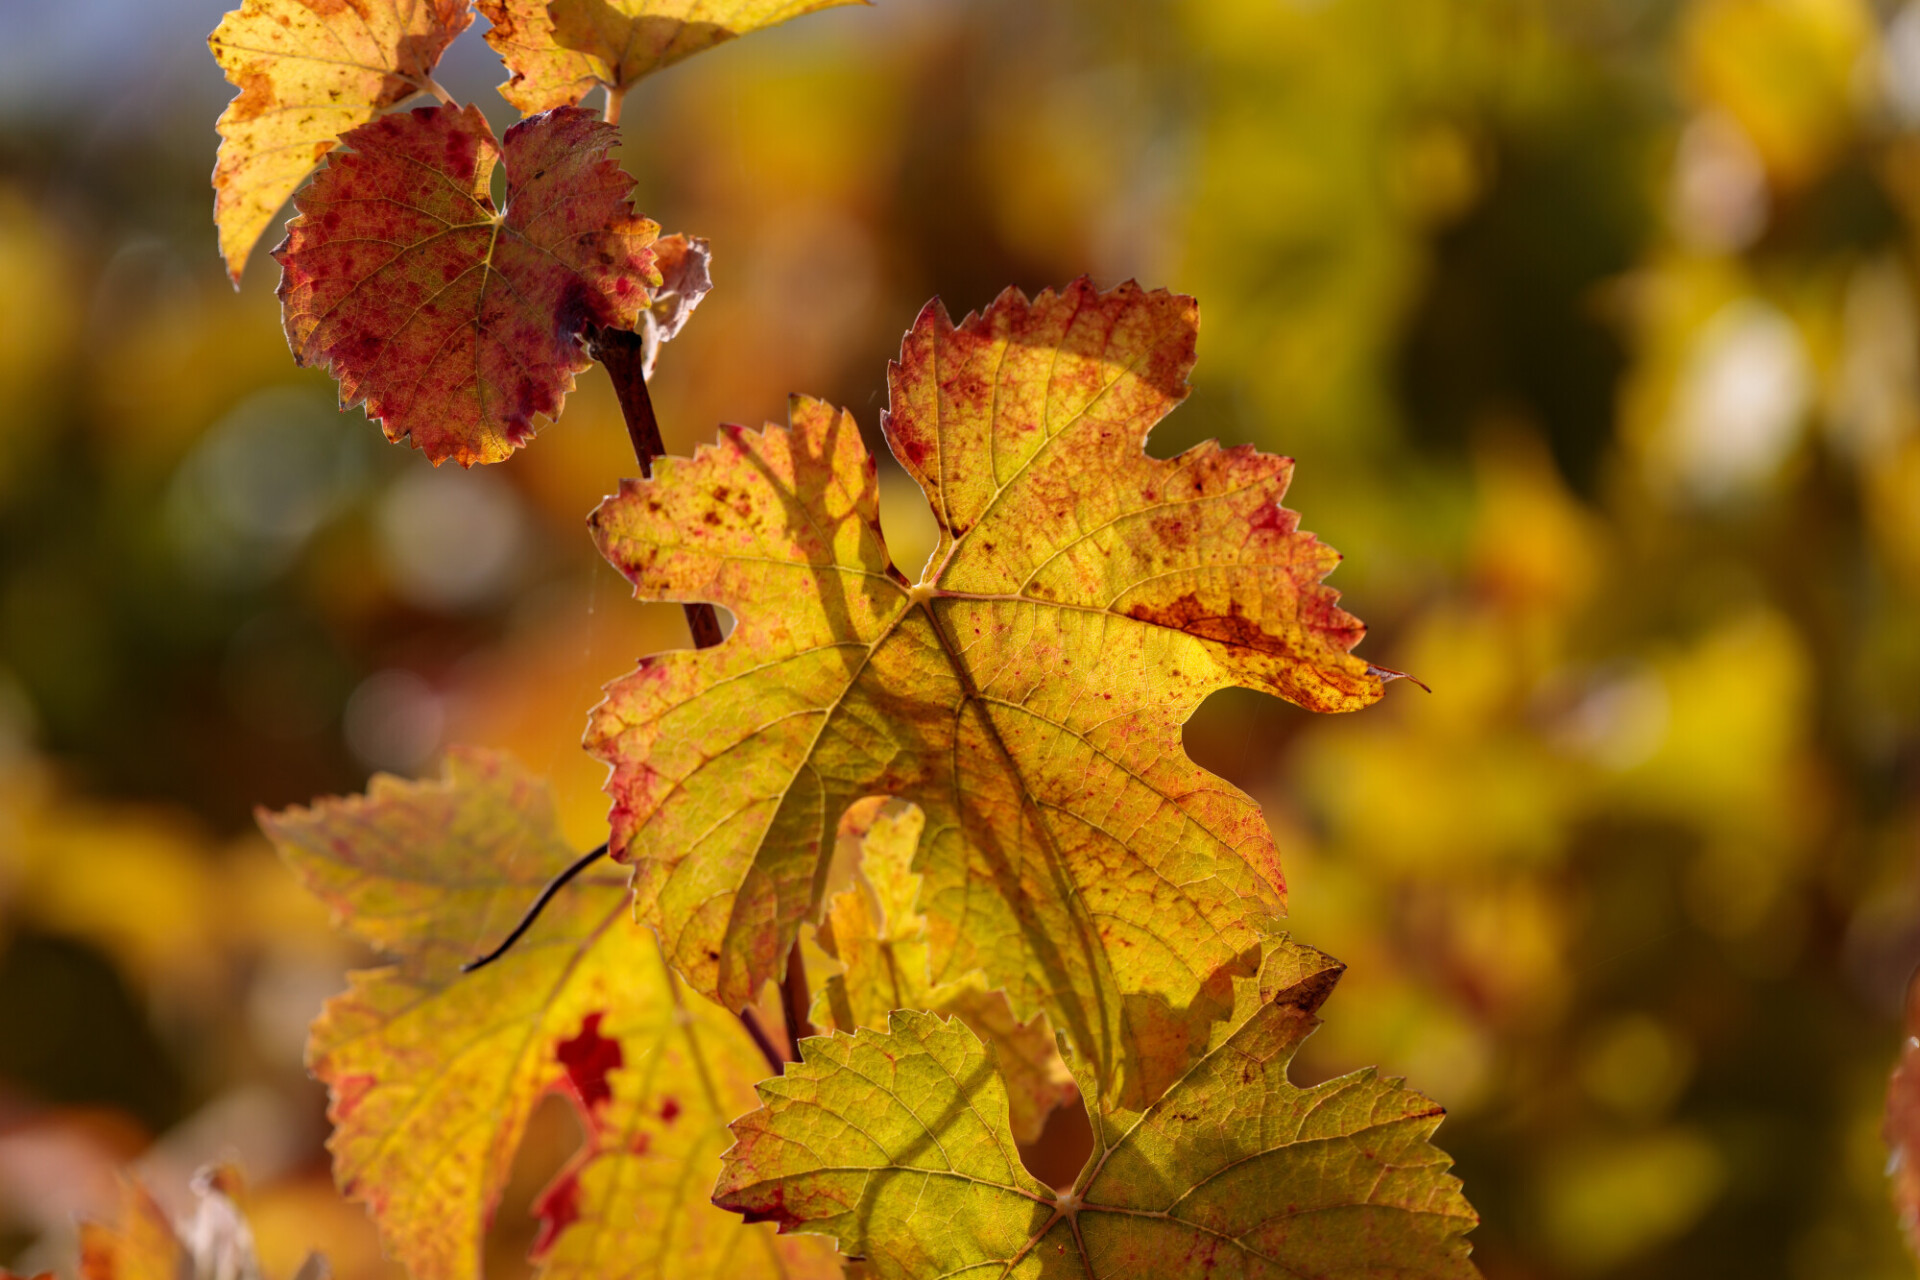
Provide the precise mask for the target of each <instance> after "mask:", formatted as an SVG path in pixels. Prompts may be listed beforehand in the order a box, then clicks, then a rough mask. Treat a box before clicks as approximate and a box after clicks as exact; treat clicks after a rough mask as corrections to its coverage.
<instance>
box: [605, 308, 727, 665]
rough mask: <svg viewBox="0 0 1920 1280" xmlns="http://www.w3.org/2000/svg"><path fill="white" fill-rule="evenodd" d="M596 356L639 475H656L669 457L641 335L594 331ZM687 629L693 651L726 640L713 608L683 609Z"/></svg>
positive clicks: (705, 606) (698, 605)
mask: <svg viewBox="0 0 1920 1280" xmlns="http://www.w3.org/2000/svg"><path fill="white" fill-rule="evenodd" d="M591 345H592V348H593V354H594V356H595V357H596V358H597V359H598V360H599V361H600V363H601V364H603V365H605V366H606V367H607V375H608V376H609V377H611V378H612V379H613V393H614V395H616V396H618V397H619V398H620V414H621V416H622V417H623V418H625V419H626V422H627V439H628V440H629V441H630V442H632V444H633V459H634V461H635V462H638V463H639V464H640V474H641V475H643V476H651V475H652V474H653V460H654V459H655V458H658V457H660V456H661V455H662V454H664V453H666V451H667V446H666V444H665V443H664V442H663V441H662V440H661V438H660V420H659V418H657V417H655V416H654V412H653V397H652V395H650V394H649V393H648V391H647V374H646V349H645V347H644V346H643V344H642V343H641V340H640V335H639V334H637V333H631V332H629V331H627V330H625V329H595V330H594V331H593V337H592V343H591ZM683 607H684V608H685V610H686V614H687V628H688V630H690V631H692V632H693V647H694V648H696V649H711V648H712V647H713V646H714V645H717V644H719V643H720V641H721V640H722V639H723V638H724V637H722V635H721V633H720V616H719V615H718V614H717V613H715V612H714V610H713V606H712V605H710V604H690V605H685V606H683Z"/></svg>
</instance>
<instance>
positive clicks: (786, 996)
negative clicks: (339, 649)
mask: <svg viewBox="0 0 1920 1280" xmlns="http://www.w3.org/2000/svg"><path fill="white" fill-rule="evenodd" d="M613 101H616V102H617V101H618V99H614V100H613ZM589 347H590V349H591V350H592V352H593V354H594V356H595V358H597V359H598V360H599V361H600V363H601V364H602V365H603V366H605V367H606V370H607V375H608V377H610V378H612V379H613V391H614V395H615V396H617V397H618V398H619V400H620V413H621V416H622V417H624V418H625V419H626V423H627V439H628V440H629V441H631V442H632V444H633V458H634V461H635V462H637V463H639V464H640V474H641V475H642V476H643V477H650V476H652V475H653V460H654V459H655V458H658V457H660V456H661V455H662V454H664V453H665V452H666V451H667V449H666V445H665V443H664V442H663V441H662V440H661V438H660V420H659V418H658V417H656V416H655V415H654V411H653V396H652V395H651V394H649V393H648V391H647V374H646V348H645V344H644V342H643V341H642V339H641V337H640V335H639V334H637V333H633V332H630V331H628V330H625V329H596V330H595V331H594V332H593V334H592V340H591V342H590V343H589ZM681 607H682V608H683V609H684V610H686V615H687V629H688V630H689V631H691V632H692V633H693V644H694V647H695V648H696V649H711V648H712V647H713V646H714V645H717V644H719V643H720V641H721V640H722V639H723V636H722V635H721V631H720V617H719V615H718V614H716V613H715V612H714V609H713V606H712V605H710V604H688V605H682V606H681ZM810 1004H811V999H810V997H809V995H808V988H807V966H806V962H805V961H804V960H802V959H801V957H800V943H799V941H798V940H797V939H796V940H795V941H794V944H793V946H792V948H791V949H790V950H789V951H788V952H787V971H786V976H785V977H783V978H782V979H781V981H780V1011H781V1013H782V1015H784V1018H785V1021H786V1032H787V1043H786V1046H785V1049H784V1051H782V1050H780V1049H776V1048H775V1046H774V1044H773V1040H772V1038H771V1037H770V1036H769V1035H768V1034H767V1031H766V1028H764V1027H762V1026H761V1025H760V1018H759V1016H758V1015H757V1014H756V1013H755V1012H754V1010H753V1007H752V1006H751V1005H749V1006H747V1007H745V1008H743V1009H741V1010H740V1020H741V1021H742V1022H743V1023H745V1024H746V1027H747V1032H748V1034H750V1035H751V1036H752V1037H753V1041H754V1043H755V1044H757V1045H759V1046H760V1052H761V1053H762V1054H764V1055H765V1056H766V1059H767V1064H768V1065H769V1066H771V1067H772V1068H773V1070H774V1071H775V1073H776V1074H777V1073H781V1072H784V1071H785V1070H786V1064H787V1063H788V1062H798V1061H799V1060H800V1048H799V1046H800V1041H802V1040H803V1039H805V1038H806V1037H808V1036H810V1035H812V1034H813V1026H812V1024H811V1023H810V1022H809V1021H808V1018H807V1009H808V1006H809V1005H810Z"/></svg>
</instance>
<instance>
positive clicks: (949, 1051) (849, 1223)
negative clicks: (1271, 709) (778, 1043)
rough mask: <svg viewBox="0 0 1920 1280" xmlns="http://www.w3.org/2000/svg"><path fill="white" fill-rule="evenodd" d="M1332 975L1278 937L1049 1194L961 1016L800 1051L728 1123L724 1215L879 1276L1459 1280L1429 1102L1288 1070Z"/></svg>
mask: <svg viewBox="0 0 1920 1280" xmlns="http://www.w3.org/2000/svg"><path fill="white" fill-rule="evenodd" d="M1339 974H1340V965H1339V964H1338V963H1337V962H1335V961H1332V960H1329V959H1328V958H1327V957H1325V956H1323V955H1321V954H1320V953H1318V952H1316V951H1313V950H1311V949H1309V948H1306V947H1301V946H1298V945H1296V944H1293V943H1291V942H1286V941H1278V942H1275V943H1274V944H1273V945H1272V946H1271V948H1270V950H1269V951H1268V953H1267V955H1266V957H1265V961H1264V963H1263V965H1262V967H1261V969H1260V971H1259V974H1258V976H1257V977H1248V978H1237V979H1235V980H1234V983H1233V1002H1232V1013H1231V1016H1230V1017H1229V1018H1228V1020H1227V1021H1226V1022H1225V1023H1224V1024H1223V1025H1222V1026H1220V1027H1219V1028H1217V1029H1216V1030H1215V1032H1214V1034H1213V1036H1212V1037H1211V1040H1210V1042H1209V1044H1208V1045H1207V1047H1206V1050H1205V1052H1204V1053H1203V1054H1202V1055H1201V1056H1200V1058H1199V1059H1198V1061H1196V1062H1195V1063H1194V1064H1193V1065H1192V1067H1191V1068H1190V1069H1189V1070H1187V1071H1186V1072H1185V1073H1184V1074H1183V1075H1181V1076H1180V1077H1179V1078H1178V1079H1177V1080H1175V1081H1173V1082H1172V1083H1171V1084H1170V1085H1169V1086H1168V1088H1167V1089H1166V1091H1165V1092H1164V1093H1162V1094H1161V1095H1160V1096H1159V1097H1157V1098H1156V1099H1154V1100H1153V1101H1152V1102H1151V1103H1149V1104H1147V1105H1145V1106H1142V1107H1139V1108H1125V1107H1120V1108H1112V1109H1104V1110H1103V1109H1098V1108H1095V1109H1092V1110H1091V1114H1090V1117H1089V1118H1090V1119H1091V1121H1092V1123H1093V1130H1094V1151H1093V1155H1092V1157H1091V1158H1090V1159H1089V1160H1088V1163H1087V1165H1086V1167H1085V1169H1084V1170H1082V1172H1081V1174H1080V1176H1079V1178H1078V1179H1077V1180H1076V1181H1075V1183H1074V1186H1073V1188H1072V1190H1071V1191H1069V1192H1067V1193H1065V1194H1062V1195H1056V1194H1055V1193H1054V1191H1053V1189H1052V1188H1050V1187H1047V1186H1044V1185H1042V1184H1041V1183H1039V1182H1038V1181H1036V1180H1035V1179H1034V1178H1033V1176H1032V1175H1031V1174H1029V1173H1027V1171H1026V1170H1025V1169H1024V1168H1023V1167H1022V1166H1021V1163H1020V1159H1019V1156H1018V1154H1017V1152H1016V1151H1015V1149H1014V1143H1013V1137H1012V1134H1011V1133H1010V1132H1009V1131H1008V1126H1007V1097H1006V1091H1005V1087H1004V1085H1003V1084H1002V1082H1001V1079H1000V1075H999V1072H998V1071H997V1069H996V1062H995V1055H994V1052H993V1050H992V1049H991V1048H990V1047H989V1046H987V1045H985V1044H983V1043H982V1042H981V1041H980V1040H979V1039H978V1038H977V1037H975V1036H974V1035H973V1033H972V1032H970V1031H968V1030H967V1029H966V1027H965V1026H964V1025H963V1024H962V1023H960V1022H959V1021H957V1020H956V1021H952V1022H948V1021H946V1020H944V1019H942V1018H940V1017H939V1016H938V1015H935V1014H931V1013H920V1012H901V1013H896V1014H894V1015H893V1018H892V1022H891V1025H890V1027H889V1030H888V1031H887V1032H886V1033H885V1034H878V1033H875V1032H872V1031H862V1032H860V1033H859V1034H858V1035H854V1036H846V1035H834V1036H832V1037H831V1038H822V1039H816V1040H810V1041H807V1042H806V1043H805V1045H804V1046H803V1050H802V1052H803V1057H804V1061H803V1062H801V1063H800V1064H799V1065H798V1066H795V1067H790V1068H789V1069H788V1071H787V1073H786V1074H785V1075H784V1076H783V1077H781V1078H779V1079H775V1080H769V1081H766V1082H765V1083H763V1084H761V1085H760V1086H759V1092H760V1098H761V1103H762V1106H761V1109H760V1110H758V1111H756V1112H754V1113H752V1114H751V1115H748V1116H745V1117H742V1118H741V1119H740V1120H738V1121H736V1122H735V1123H734V1125H733V1130H734V1133H735V1135H736V1136H737V1137H738V1139H739V1141H738V1142H737V1144H736V1145H735V1146H733V1147H732V1148H730V1149H729V1150H728V1152H727V1154H726V1157H725V1162H724V1167H723V1170H722V1172H721V1175H720V1182H719V1186H718V1187H717V1188H716V1189H715V1192H714V1199H715V1202H716V1203H718V1204H720V1205H722V1206H724V1207H725V1208H728V1209H732V1210H734V1211H735V1212H737V1213H741V1214H744V1215H745V1216H746V1217H747V1219H748V1220H749V1221H754V1222H760V1221H771V1222H776V1223H778V1224H779V1225H780V1229H781V1230H782V1231H783V1232H786V1231H804V1232H819V1233H821V1234H825V1235H831V1236H834V1237H837V1238H838V1240H839V1243H840V1248H841V1249H842V1250H843V1251H845V1252H846V1253H848V1254H849V1255H853V1256H860V1257H864V1258H865V1259H866V1260H867V1265H868V1266H869V1267H870V1268H871V1269H872V1271H873V1272H874V1274H876V1275H878V1276H881V1277H895V1276H897V1277H921V1276H936V1275H956V1274H959V1273H962V1272H966V1271H968V1270H969V1269H971V1268H979V1269H980V1273H981V1274H983V1275H986V1274H993V1275H1005V1276H1010V1277H1022V1278H1025V1280H1055V1278H1059V1280H1064V1278H1065V1277H1104V1276H1143V1275H1152V1276H1155V1277H1163V1278H1164V1280H1188V1278H1189V1277H1190V1278H1191V1280H1203V1278H1210V1277H1213V1276H1216V1275H1233V1276H1247V1277H1255V1276H1259V1277H1269V1276H1270V1277H1275V1278H1276V1280H1278V1278H1280V1277H1301V1276H1325V1277H1341V1278H1342V1280H1360V1278H1362V1277H1380V1278H1382V1280H1385V1278H1386V1277H1394V1280H1411V1278H1413V1277H1422V1278H1428V1280H1466V1278H1467V1277H1472V1276H1474V1275H1476V1274H1477V1273H1476V1272H1475V1270H1474V1268H1473V1266H1472V1264H1471V1263H1469V1262H1468V1261H1467V1243H1466V1240H1465V1235H1466V1232H1467V1231H1469V1230H1470V1229H1471V1228H1472V1227H1473V1226H1474V1224H1475V1222H1476V1221H1477V1219H1476V1218H1475V1216H1474V1213H1473V1210H1472V1209H1471V1208H1470V1207H1469V1206H1468V1204H1467V1202H1466V1200H1465V1199H1464V1198H1463V1197H1462V1196H1461V1194H1460V1186H1459V1180H1458V1179H1456V1178H1455V1177H1453V1176H1452V1175H1451V1174H1450V1173H1448V1172H1447V1170H1448V1166H1449V1165H1450V1163H1451V1162H1450V1161H1449V1160H1448V1158H1447V1157H1446V1155H1445V1154H1444V1153H1442V1152H1441V1151H1440V1150H1439V1149H1438V1148H1436V1147H1434V1146H1433V1145H1432V1144H1431V1142H1430V1139H1431V1137H1432V1136H1433V1131H1434V1129H1435V1128H1436V1127H1437V1126H1438V1125H1439V1123H1440V1120H1441V1118H1442V1112H1441V1109H1440V1108H1439V1107H1438V1106H1436V1105H1435V1104H1434V1103H1432V1102H1431V1101H1429V1100H1428V1099H1427V1098H1424V1097H1422V1096H1421V1095H1420V1094H1418V1093H1415V1092H1413V1091H1412V1090H1410V1089H1407V1088H1406V1087H1405V1086H1404V1085H1403V1084H1402V1083H1401V1082H1400V1081H1398V1080H1390V1079H1381V1078H1380V1077H1379V1076H1378V1075H1377V1074H1375V1073H1374V1072H1373V1071H1372V1070H1366V1071H1360V1072H1356V1073H1354V1074H1352V1075H1347V1076H1342V1077H1340V1078H1339V1079H1336V1080H1330V1081H1327V1082H1326V1083H1324V1084H1320V1085H1316V1086H1314V1087H1312V1088H1308V1089H1303V1088H1300V1087H1299V1086H1297V1085H1295V1084H1293V1083H1292V1082H1291V1081H1290V1080H1288V1078H1287V1069H1288V1065H1289V1064H1290V1063H1291V1061H1292V1059H1293V1055H1294V1052H1295V1051H1296V1050H1297V1049H1298V1047H1299V1045H1300V1042H1301V1041H1302V1040H1304V1039H1305V1038H1306V1036H1307V1035H1308V1033H1310V1032H1311V1031H1312V1030H1313V1028H1314V1027H1315V1026H1317V1025H1318V1021H1317V1019H1316V1018H1315V1016H1314V1014H1315V1011H1316V1010H1317V1009H1318V1008H1319V1007H1320V1004H1321V1003H1322V1002H1323V1001H1324V1000H1325V999H1326V997H1327V995H1328V993H1329V992H1330V991H1331V990H1332V988H1333V984H1334V982H1335V981H1336V980H1337V978H1338V977H1339ZM1082 1083H1083V1085H1085V1086H1088V1089H1087V1092H1088V1095H1089V1096H1092V1094H1093V1089H1092V1087H1091V1086H1093V1085H1094V1083H1095V1081H1094V1080H1093V1079H1092V1077H1091V1075H1090V1074H1089V1075H1088V1076H1087V1077H1086V1078H1084V1079H1083V1081H1082ZM854 1117H858V1121H857V1123H856V1122H854V1119H853V1118H854ZM926 1223H938V1224H940V1226H939V1229H937V1230H928V1229H926V1227H925V1225H924V1224H926ZM989 1268H992V1270H991V1271H989Z"/></svg>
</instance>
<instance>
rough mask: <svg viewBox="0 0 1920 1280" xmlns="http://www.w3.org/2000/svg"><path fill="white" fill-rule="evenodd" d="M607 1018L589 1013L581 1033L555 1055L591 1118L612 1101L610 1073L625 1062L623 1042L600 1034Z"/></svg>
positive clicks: (566, 1041)
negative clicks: (622, 1050)
mask: <svg viewBox="0 0 1920 1280" xmlns="http://www.w3.org/2000/svg"><path fill="white" fill-rule="evenodd" d="M605 1016H606V1015H605V1014H603V1013H598V1012H595V1013H590V1014H588V1015H587V1016H586V1018H585V1020H584V1021H582V1022H581V1024H580V1034H579V1035H577V1036H575V1037H573V1038H572V1039H571V1040H562V1041H561V1042H560V1044H559V1046H558V1047H557V1048H556V1049H555V1050H554V1056H555V1057H556V1058H558V1059H559V1060H560V1065H561V1066H563V1067H565V1068H566V1070H567V1085H568V1087H569V1088H570V1089H571V1090H572V1091H573V1096H574V1098H575V1100H576V1101H578V1102H579V1103H580V1108H581V1110H583V1111H585V1112H586V1113H587V1116H588V1118H589V1119H591V1118H592V1117H593V1115H594V1113H595V1112H596V1111H597V1110H598V1109H599V1108H600V1107H602V1106H604V1105H605V1104H606V1103H607V1102H609V1101H611V1100H612V1098H613V1088H612V1086H610V1085H609V1084H608V1083H607V1073H608V1072H610V1071H616V1070H618V1069H619V1068H620V1067H621V1066H623V1065H624V1064H625V1062H626V1058H625V1057H624V1055H622V1054H621V1052H620V1042H619V1041H618V1040H608V1039H607V1038H605V1037H604V1036H602V1035H601V1034H600V1021H601V1019H602V1018H604V1017H605Z"/></svg>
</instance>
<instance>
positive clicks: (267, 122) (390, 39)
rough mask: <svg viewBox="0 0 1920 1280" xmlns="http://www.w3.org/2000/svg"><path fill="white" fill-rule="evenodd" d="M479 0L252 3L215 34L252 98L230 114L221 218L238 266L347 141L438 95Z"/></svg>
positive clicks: (212, 42) (225, 126)
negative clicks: (437, 76) (439, 71)
mask: <svg viewBox="0 0 1920 1280" xmlns="http://www.w3.org/2000/svg"><path fill="white" fill-rule="evenodd" d="M472 21H473V7H472V3H471V0H246V2H245V3H244V4H242V5H241V6H240V7H239V8H238V9H235V10H234V11H233V12H231V13H229V14H227V16H226V17H224V18H222V19H221V20H220V25H219V26H218V27H216V28H215V29H214V32H213V34H212V35H211V36H209V37H208V38H207V43H208V45H209V46H210V47H211V48H212V50H213V56H214V57H215V58H216V59H217V60H218V61H219V63H220V69H221V70H222V71H224V72H225V73H226V76H227V79H228V80H229V81H231V82H232V84H233V86H234V87H235V88H236V89H238V90H240V94H239V96H238V97H236V98H235V99H234V100H233V101H232V102H231V103H229V104H227V109H226V110H225V111H224V112H222V113H221V116H220V120H219V123H218V124H217V125H216V128H218V130H219V132H220V139H221V141H220V157H219V160H218V161H217V162H216V164H215V166H214V171H213V189H214V200H213V219H214V222H215V224H216V225H217V226H218V227H219V230H220V252H221V254H222V255H224V256H225V258H226V260H227V272H228V274H229V275H231V276H232V277H233V282H234V283H235V284H236V285H237V284H239V283H240V273H241V272H242V271H243V270H244V269H245V267H246V265H247V255H248V254H249V253H251V252H252V250H253V246H254V244H255V243H256V242H258V241H259V239H260V236H261V233H262V232H264V231H265V230H266V229H267V224H268V223H269V222H271V221H272V220H273V215H274V214H275V213H276V212H278V211H279V209H280V206H281V205H283V204H285V203H286V202H287V197H288V196H290V195H292V194H293V192H294V189H295V188H297V187H298V186H299V185H300V184H301V182H303V181H304V180H305V179H306V176H307V175H308V174H309V173H312V172H313V167H314V166H315V165H316V164H318V163H319V162H320V159H321V157H322V156H324V155H326V154H327V152H329V151H331V150H332V149H333V146H334V143H335V141H336V139H338V138H339V137H340V135H342V134H344V133H346V132H347V131H348V130H350V129H353V128H356V127H358V126H360V125H363V124H365V123H367V122H368V121H369V120H372V119H373V118H374V117H375V116H377V115H378V114H379V113H380V112H381V111H382V110H383V109H385V108H387V107H390V106H393V105H395V104H396V103H399V102H401V101H403V100H404V99H407V98H410V97H412V96H413V95H415V94H417V93H423V92H428V91H430V88H431V86H432V84H433V69H434V66H435V65H436V64H437V63H438V62H439V61H440V55H441V54H442V53H444V52H445V51H446V48H447V46H448V45H449V44H451V43H453V39H454V37H455V36H458V35H459V34H460V33H461V32H462V31H465V30H466V29H467V26H468V24H470V23H471V22H472Z"/></svg>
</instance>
